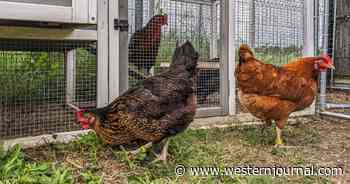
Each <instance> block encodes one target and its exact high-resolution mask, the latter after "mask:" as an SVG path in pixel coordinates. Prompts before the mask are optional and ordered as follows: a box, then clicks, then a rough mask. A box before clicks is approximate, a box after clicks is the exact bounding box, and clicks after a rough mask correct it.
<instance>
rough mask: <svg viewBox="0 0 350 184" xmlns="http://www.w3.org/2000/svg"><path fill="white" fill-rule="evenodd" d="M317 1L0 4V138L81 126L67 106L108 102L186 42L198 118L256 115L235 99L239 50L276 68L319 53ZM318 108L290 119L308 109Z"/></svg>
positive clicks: (162, 66) (28, 0) (158, 68)
mask: <svg viewBox="0 0 350 184" xmlns="http://www.w3.org/2000/svg"><path fill="white" fill-rule="evenodd" d="M320 1H323V0H320ZM315 2H317V3H315ZM315 2H314V1H307V0H293V1H288V0H277V1H276V0H221V1H217V0H120V1H113V0H98V1H97V0H64V1H56V0H50V1H39V0H7V1H5V0H1V1H0V5H1V6H0V9H1V11H0V61H1V62H0V73H1V76H0V81H1V82H0V83H1V84H2V88H1V90H0V91H1V92H0V102H1V103H0V139H5V140H7V139H15V138H21V137H32V136H40V135H49V136H51V135H61V133H64V132H69V133H71V132H73V131H78V130H79V129H80V128H79V127H78V126H77V125H76V124H75V120H74V111H73V109H71V108H70V106H69V104H75V105H78V106H80V107H84V108H94V107H102V106H105V105H107V104H108V103H109V102H111V101H112V100H114V99H115V98H116V97H118V96H119V95H120V94H122V93H123V92H124V91H126V90H127V89H128V88H129V87H132V86H133V85H135V84H136V83H137V82H138V81H139V80H142V79H144V78H147V77H149V76H152V75H156V74H157V73H160V72H162V71H164V70H166V69H167V68H168V67H169V65H170V61H171V57H172V54H173V51H174V49H175V48H176V46H177V45H179V44H181V43H183V42H184V41H186V40H189V41H191V42H192V43H193V45H194V46H195V48H196V50H197V51H198V52H199V54H200V58H199V63H198V68H199V73H198V78H197V87H196V94H197V107H198V108H197V115H196V116H197V117H198V118H205V117H213V116H214V117H228V116H229V117H234V118H238V119H240V120H242V121H250V120H253V117H252V116H250V115H248V113H247V111H246V110H245V109H244V108H243V107H242V106H241V105H240V103H239V100H238V98H236V97H237V95H236V91H237V89H236V84H235V83H236V82H235V77H234V71H235V65H236V64H237V62H238V59H237V58H238V57H237V55H236V51H237V48H238V47H239V45H240V44H242V43H247V44H249V45H250V46H251V47H253V48H254V50H255V52H256V55H257V57H258V58H259V59H261V60H263V61H265V62H268V63H271V64H275V65H282V64H285V63H287V62H288V60H289V59H292V58H294V57H297V56H306V55H314V54H316V53H317V51H318V50H320V48H325V47H324V45H322V44H319V42H318V41H319V40H325V38H324V37H321V36H320V35H318V34H316V32H320V31H321V32H322V31H323V32H325V31H326V29H324V28H325V27H327V26H326V25H328V22H327V24H322V25H319V24H317V23H319V22H321V21H324V22H325V20H326V19H325V18H324V17H328V16H329V15H328V12H326V10H328V9H330V7H328V4H330V3H328V4H327V3H323V4H322V3H320V2H318V1H315ZM327 2H328V1H327ZM316 4H317V5H318V4H320V7H319V6H315V5H316ZM325 4H327V6H325ZM321 8H323V9H322V10H321ZM315 10H316V11H315ZM319 12H326V14H322V15H319ZM315 15H317V16H319V17H320V18H319V19H314V16H315ZM157 16H158V18H159V17H161V16H162V17H163V19H162V20H163V22H162V23H161V24H160V25H158V27H157V26H155V24H153V23H152V21H154V20H155V17H157ZM164 17H165V18H166V19H164ZM321 17H322V18H321ZM327 20H330V19H329V18H327ZM317 25H319V26H317ZM320 28H322V30H320ZM328 30H329V29H327V31H328ZM147 33H152V34H147ZM138 34H139V35H146V36H137V35H138ZM147 35H151V36H149V37H147ZM322 35H323V34H322ZM327 38H329V37H327ZM321 42H322V41H321ZM322 43H323V42H322ZM332 76H333V75H332ZM316 104H318V103H316V102H315V103H314V105H313V106H312V107H310V108H309V109H307V110H305V111H303V112H300V113H297V114H296V115H306V114H308V115H310V114H314V113H315V109H316Z"/></svg>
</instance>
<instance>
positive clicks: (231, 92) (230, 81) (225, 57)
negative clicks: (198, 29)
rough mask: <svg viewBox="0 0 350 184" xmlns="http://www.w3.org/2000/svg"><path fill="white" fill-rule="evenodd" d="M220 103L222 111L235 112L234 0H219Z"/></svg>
mask: <svg viewBox="0 0 350 184" xmlns="http://www.w3.org/2000/svg"><path fill="white" fill-rule="evenodd" d="M220 7H221V11H220V12H221V16H220V17H221V56H222V61H221V64H222V66H221V71H220V72H221V73H220V76H221V77H220V82H221V85H220V86H221V89H220V90H221V104H222V105H223V108H224V113H225V114H228V115H235V114H236V79H235V76H234V72H235V67H236V63H235V54H236V53H235V50H236V49H235V46H234V33H235V29H234V25H235V22H234V21H235V20H234V1H233V0H221V6H220Z"/></svg>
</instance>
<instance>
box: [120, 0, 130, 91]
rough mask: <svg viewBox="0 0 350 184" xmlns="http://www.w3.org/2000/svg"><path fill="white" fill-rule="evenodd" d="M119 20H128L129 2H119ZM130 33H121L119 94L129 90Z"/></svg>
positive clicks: (123, 0) (124, 0)
mask: <svg viewBox="0 0 350 184" xmlns="http://www.w3.org/2000/svg"><path fill="white" fill-rule="evenodd" d="M118 2H119V18H120V19H121V20H128V0H119V1H118ZM128 34H129V33H128V31H119V93H120V94H122V93H124V92H125V91H126V90H127V89H128V88H129V72H128V68H129V61H128V51H129V50H128V40H129V39H128Z"/></svg>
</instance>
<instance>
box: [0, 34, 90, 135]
mask: <svg viewBox="0 0 350 184" xmlns="http://www.w3.org/2000/svg"><path fill="white" fill-rule="evenodd" d="M90 44H92V43H91V42H68V41H60V42H59V41H55V42H53V41H39V40H35V41H29V40H28V41H25V40H0V73H1V75H0V84H1V85H2V87H1V90H0V102H1V103H0V139H7V138H16V137H25V136H34V135H42V134H52V133H57V132H65V131H71V130H77V129H78V128H79V127H78V126H76V125H75V123H74V122H75V121H74V117H73V114H74V113H73V111H72V109H71V108H70V107H69V106H68V105H67V104H68V103H74V104H78V105H79V106H82V107H94V106H96V56H95V55H93V54H90V52H89V51H88V49H89V45H90Z"/></svg>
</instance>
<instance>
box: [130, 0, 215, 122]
mask: <svg viewBox="0 0 350 184" xmlns="http://www.w3.org/2000/svg"><path fill="white" fill-rule="evenodd" d="M219 13H220V11H219V3H218V2H215V1H210V2H209V1H196V0H195V1H193V0H192V1H186V0H185V1H170V0H129V11H128V14H129V24H130V27H129V86H133V85H135V84H136V83H137V81H139V80H142V79H144V78H147V77H149V76H153V75H156V74H158V73H160V72H162V71H165V70H167V69H168V67H169V65H170V62H171V58H172V55H173V52H174V50H175V48H176V44H177V43H179V44H181V43H184V42H185V41H186V40H189V41H191V42H192V44H193V45H194V47H195V49H196V50H197V51H198V52H199V54H200V58H199V63H198V67H199V69H200V70H199V74H198V80H197V90H196V94H197V103H198V106H197V107H198V109H199V110H198V113H197V115H199V116H203V115H204V116H210V115H221V114H222V103H221V100H220V99H221V98H220V96H221V90H220V73H221V71H220V70H221V69H220V62H221V57H220V54H219V53H220V50H219V46H220V43H219V39H220V37H219V35H220V34H219V32H220V31H219V27H220V26H219V22H220V21H219V18H220V17H219ZM155 15H167V24H165V25H162V24H161V25H159V24H158V25H157V26H153V23H152V21H154V20H155V19H152V18H153V17H154V16H155ZM150 32H151V33H152V34H147V33H150ZM147 35H152V36H147ZM201 114H202V115H201Z"/></svg>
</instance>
